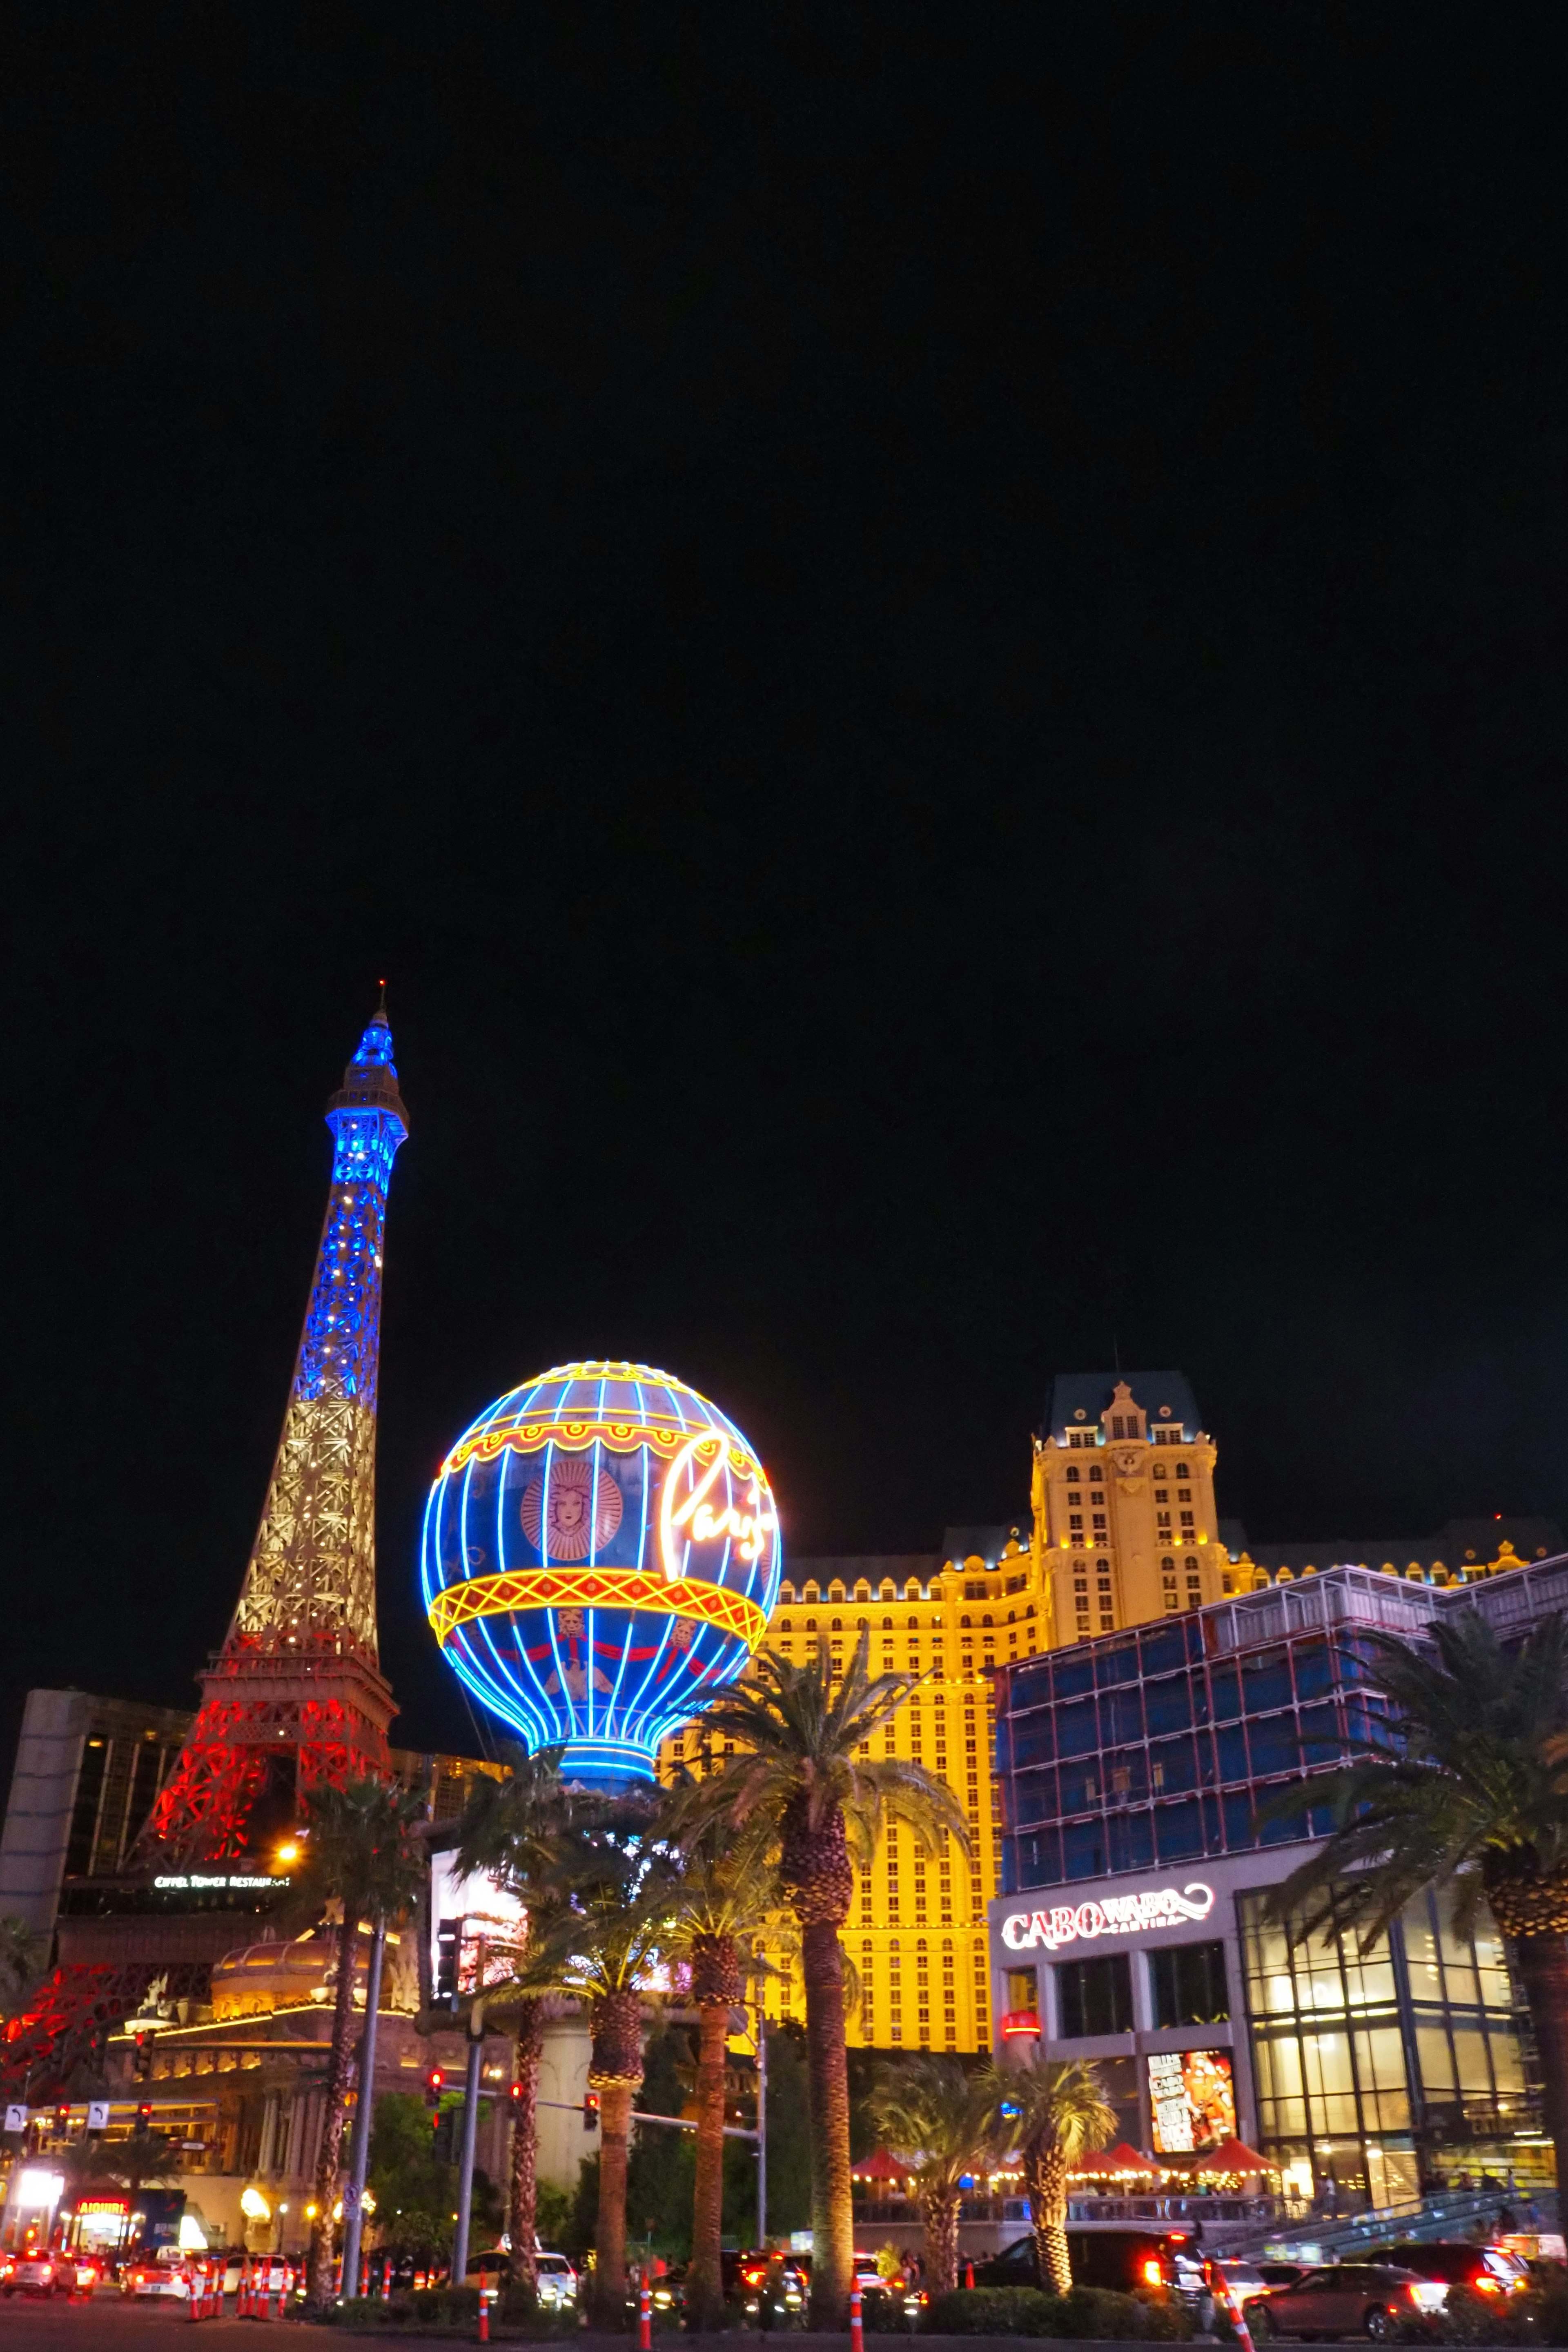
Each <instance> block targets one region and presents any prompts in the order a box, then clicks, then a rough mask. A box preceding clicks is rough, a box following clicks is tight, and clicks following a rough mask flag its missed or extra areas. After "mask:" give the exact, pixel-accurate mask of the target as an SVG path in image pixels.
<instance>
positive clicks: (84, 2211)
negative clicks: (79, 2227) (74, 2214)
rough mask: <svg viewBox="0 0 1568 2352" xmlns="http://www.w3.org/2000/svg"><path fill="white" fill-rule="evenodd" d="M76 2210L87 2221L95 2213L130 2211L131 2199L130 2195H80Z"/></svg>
mask: <svg viewBox="0 0 1568 2352" xmlns="http://www.w3.org/2000/svg"><path fill="white" fill-rule="evenodd" d="M76 2210H77V2211H78V2212H79V2214H80V2216H81V2218H82V2220H83V2221H87V2220H88V2218H89V2216H90V2215H91V2214H94V2213H129V2212H130V2210H131V2200H130V2198H129V2197H79V2198H78V2199H77V2206H76Z"/></svg>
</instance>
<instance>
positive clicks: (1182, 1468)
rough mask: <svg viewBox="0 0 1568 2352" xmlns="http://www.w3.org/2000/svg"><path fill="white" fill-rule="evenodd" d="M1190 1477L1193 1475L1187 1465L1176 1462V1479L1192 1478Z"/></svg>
mask: <svg viewBox="0 0 1568 2352" xmlns="http://www.w3.org/2000/svg"><path fill="white" fill-rule="evenodd" d="M1176 1475H1177V1477H1178V1478H1190V1477H1191V1476H1192V1475H1193V1474H1192V1471H1191V1469H1190V1468H1189V1467H1188V1465H1187V1464H1186V1463H1184V1462H1178V1463H1177V1465H1176Z"/></svg>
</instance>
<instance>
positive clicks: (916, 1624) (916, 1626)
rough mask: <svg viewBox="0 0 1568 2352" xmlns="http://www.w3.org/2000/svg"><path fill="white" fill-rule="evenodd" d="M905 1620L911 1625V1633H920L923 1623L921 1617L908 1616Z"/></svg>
mask: <svg viewBox="0 0 1568 2352" xmlns="http://www.w3.org/2000/svg"><path fill="white" fill-rule="evenodd" d="M905 1622H906V1624H907V1625H908V1626H909V1629H910V1633H919V1631H920V1624H921V1621H920V1619H919V1618H918V1617H910V1618H906V1620H905Z"/></svg>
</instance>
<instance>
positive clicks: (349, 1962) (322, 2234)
mask: <svg viewBox="0 0 1568 2352" xmlns="http://www.w3.org/2000/svg"><path fill="white" fill-rule="evenodd" d="M358 1915H359V1906H358V1905H357V1904H345V1905H344V1906H343V1924H342V1927H340V1928H339V1930H338V1987H337V1995H336V1998H335V1999H334V2000H333V2002H332V2042H331V2058H330V2059H329V2061H328V2064H327V2112H326V2115H325V2117H324V2118H323V2120H322V2124H321V2151H320V2153H319V2155H318V2156H317V2158H316V2218H315V2220H314V2221H312V2222H311V2224H310V2257H309V2265H308V2273H307V2275H308V2279H309V2293H308V2297H307V2300H308V2301H309V2302H310V2304H311V2305H313V2307H314V2308H315V2309H316V2310H318V2311H325V2310H326V2309H327V2308H328V2306H329V2305H331V2302H332V2300H333V2298H334V2295H335V2294H336V2291H337V2281H336V2280H335V2279H334V2277H333V2275H332V2235H333V2232H332V2207H333V2206H334V2205H335V2204H336V2202H337V2198H338V2173H339V2169H340V2168H341V2166H342V2151H343V2100H344V2098H345V2097H346V2095H347V2093H348V2087H349V2059H350V2053H351V2050H352V2046H353V2019H354V1962H355V1960H356V1959H357V1958H358V1957H359V1916H358ZM369 2088H370V2086H369V2084H363V2085H362V2088H361V2096H362V2097H365V2096H368V2095H369Z"/></svg>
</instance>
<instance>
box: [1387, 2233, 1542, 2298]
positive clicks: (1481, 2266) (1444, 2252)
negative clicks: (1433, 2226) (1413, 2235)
mask: <svg viewBox="0 0 1568 2352" xmlns="http://www.w3.org/2000/svg"><path fill="white" fill-rule="evenodd" d="M1378 2260H1379V2261H1380V2262H1384V2263H1392V2264H1393V2265H1394V2268H1395V2269H1397V2270H1402V2271H1409V2272H1411V2273H1413V2274H1414V2275H1415V2277H1416V2278H1418V2279H1426V2280H1428V2281H1429V2282H1430V2283H1431V2284H1434V2285H1438V2284H1440V2285H1442V2286H1443V2287H1444V2289H1445V2290H1447V2288H1448V2287H1451V2286H1468V2287H1471V2288H1473V2289H1474V2290H1475V2292H1476V2293H1477V2294H1518V2293H1519V2292H1520V2290H1521V2288H1523V2287H1527V2286H1528V2285H1529V2284H1530V2272H1529V2269H1528V2268H1527V2266H1526V2265H1525V2264H1524V2263H1521V2261H1520V2259H1519V2256H1518V2255H1517V2254H1513V2253H1510V2252H1509V2251H1508V2250H1507V2248H1506V2247H1504V2246H1470V2245H1463V2244H1459V2243H1458V2242H1456V2241H1455V2240H1453V2239H1451V2238H1449V2239H1439V2240H1438V2241H1437V2242H1436V2244H1435V2245H1430V2246H1417V2245H1414V2244H1409V2245H1407V2244H1404V2243H1401V2244H1400V2245H1397V2246H1385V2247H1384V2249H1383V2251H1382V2252H1381V2253H1380V2254H1379V2256H1378ZM1443 2301H1444V2302H1445V2303H1446V2302H1447V2292H1445V2294H1444V2296H1443Z"/></svg>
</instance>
